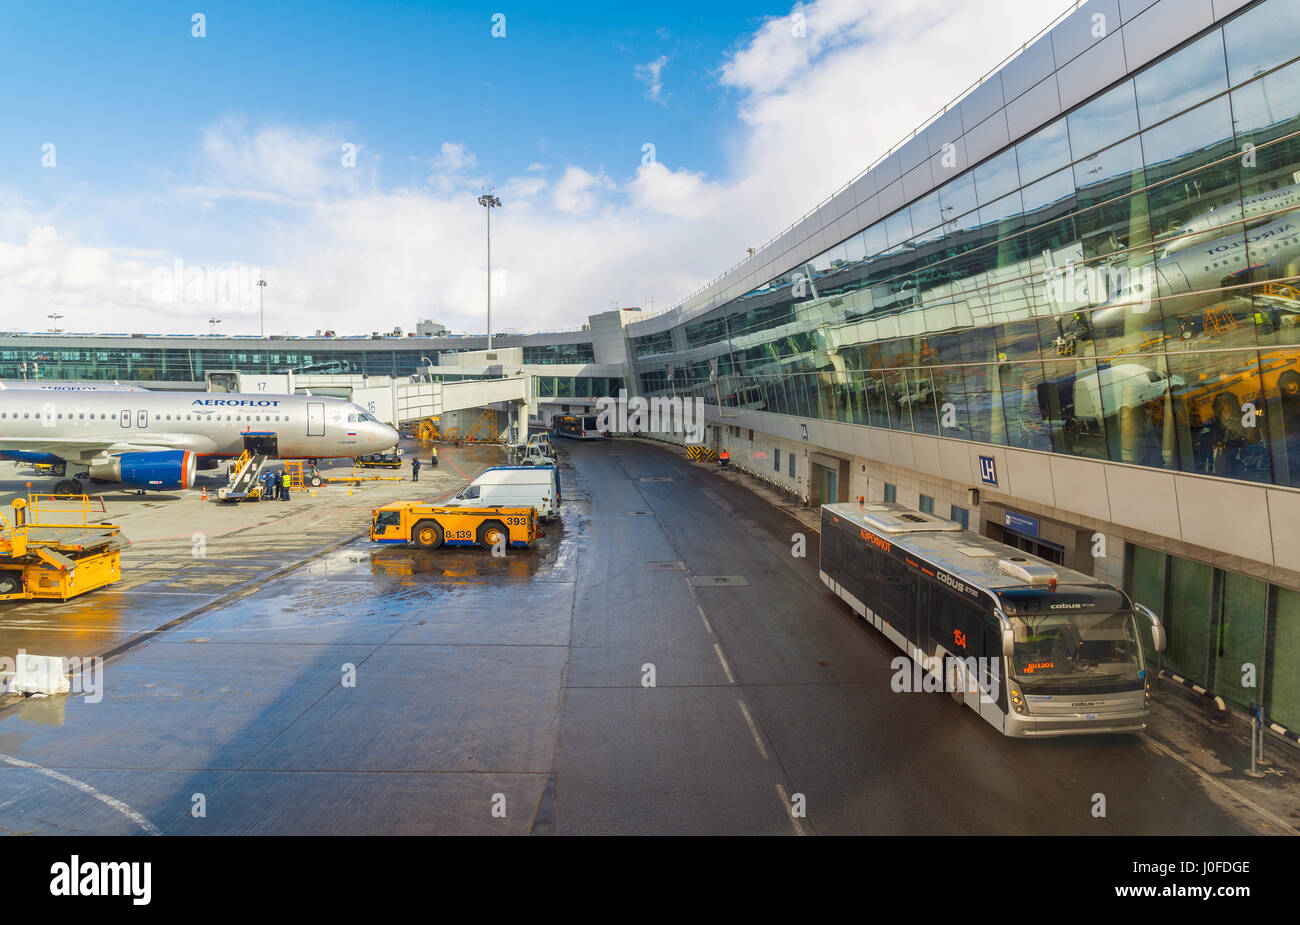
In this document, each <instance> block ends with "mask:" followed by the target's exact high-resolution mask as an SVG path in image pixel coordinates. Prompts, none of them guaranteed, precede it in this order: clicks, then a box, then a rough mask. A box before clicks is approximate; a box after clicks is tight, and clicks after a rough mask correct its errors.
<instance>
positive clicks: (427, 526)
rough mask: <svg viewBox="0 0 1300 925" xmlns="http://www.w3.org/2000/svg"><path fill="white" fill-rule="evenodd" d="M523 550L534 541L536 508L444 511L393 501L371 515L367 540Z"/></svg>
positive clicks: (433, 546)
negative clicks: (508, 547)
mask: <svg viewBox="0 0 1300 925" xmlns="http://www.w3.org/2000/svg"><path fill="white" fill-rule="evenodd" d="M503 539H504V540H505V542H506V545H508V546H516V547H526V546H531V545H533V543H534V541H536V539H537V509H536V508H531V507H488V508H474V507H454V508H444V507H438V506H437V505H435V504H430V503H428V502H426V501H395V502H393V503H392V504H386V505H384V506H383V507H381V508H378V509H376V510H374V511H371V512H370V540H371V542H374V543H409V544H411V545H413V546H423V547H424V548H425V549H437V548H438V547H439V546H482V547H483V548H484V549H492V548H493V547H494V546H497V544H499V543H500V542H501V541H502V540H503Z"/></svg>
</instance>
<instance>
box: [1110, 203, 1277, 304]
mask: <svg viewBox="0 0 1300 925" xmlns="http://www.w3.org/2000/svg"><path fill="white" fill-rule="evenodd" d="M1297 259H1300V219H1297V218H1295V217H1292V216H1287V217H1284V218H1281V219H1279V220H1278V221H1275V222H1270V223H1268V224H1267V225H1261V226H1259V227H1257V228H1254V229H1252V230H1251V231H1248V232H1247V233H1246V234H1245V235H1244V236H1243V235H1242V234H1241V233H1240V232H1232V233H1231V234H1228V235H1227V236H1224V237H1219V238H1214V239H1212V240H1208V241H1204V242H1202V243H1200V244H1197V245H1195V246H1194V247H1189V248H1187V249H1185V250H1183V251H1181V252H1179V253H1178V254H1177V255H1176V256H1174V257H1173V258H1172V259H1167V260H1159V261H1157V263H1156V265H1155V267H1154V268H1153V267H1149V266H1145V267H1134V268H1132V269H1131V270H1130V271H1129V273H1128V278H1127V280H1126V282H1125V284H1124V285H1123V286H1120V287H1118V289H1117V291H1116V292H1115V293H1114V296H1113V297H1112V298H1110V299H1108V300H1107V302H1106V304H1104V305H1103V306H1102V307H1101V308H1098V309H1097V310H1096V311H1094V312H1093V313H1092V326H1093V329H1094V330H1098V329H1101V328H1108V327H1114V326H1119V325H1123V324H1124V322H1125V320H1126V319H1127V318H1128V316H1129V315H1130V314H1131V313H1136V314H1140V313H1142V312H1145V311H1147V310H1148V308H1149V306H1150V305H1151V304H1152V299H1153V298H1155V297H1156V295H1157V293H1156V292H1155V291H1153V288H1152V283H1153V282H1155V283H1158V284H1159V296H1161V297H1164V298H1167V297H1169V296H1171V295H1179V294H1180V293H1184V292H1206V293H1208V294H1209V297H1210V298H1216V296H1215V295H1214V293H1213V290H1216V289H1219V288H1221V287H1223V286H1225V285H1235V284H1238V283H1247V282H1250V281H1251V280H1252V279H1274V278H1279V277H1285V276H1286V275H1287V273H1288V267H1290V266H1291V265H1293V264H1294V263H1295V261H1296V260H1297ZM1242 294H1245V293H1242ZM1281 301H1284V300H1281ZM1284 311H1285V312H1286V313H1289V314H1295V313H1296V312H1300V305H1296V306H1295V307H1294V308H1289V309H1283V308H1282V307H1281V306H1280V305H1279V307H1278V310H1277V312H1276V314H1277V315H1278V316H1279V318H1275V319H1274V320H1275V322H1276V321H1279V320H1280V315H1281V314H1283V312H1284ZM1157 317H1158V316H1157Z"/></svg>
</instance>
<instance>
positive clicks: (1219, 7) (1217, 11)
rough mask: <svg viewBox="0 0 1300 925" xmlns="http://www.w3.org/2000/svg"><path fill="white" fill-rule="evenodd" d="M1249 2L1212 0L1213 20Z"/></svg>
mask: <svg viewBox="0 0 1300 925" xmlns="http://www.w3.org/2000/svg"><path fill="white" fill-rule="evenodd" d="M1250 2H1251V0H1214V19H1215V21H1216V22H1217V21H1218V20H1220V19H1224V18H1226V17H1227V16H1229V15H1231V14H1232V13H1235V12H1236V11H1237V10H1239V9H1241V8H1242V7H1243V6H1246V5H1247V4H1249V3H1250Z"/></svg>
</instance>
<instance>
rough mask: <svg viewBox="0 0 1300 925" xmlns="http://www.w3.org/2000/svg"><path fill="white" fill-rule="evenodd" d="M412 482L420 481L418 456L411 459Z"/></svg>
mask: <svg viewBox="0 0 1300 925" xmlns="http://www.w3.org/2000/svg"><path fill="white" fill-rule="evenodd" d="M411 481H412V482H418V481H420V457H418V456H412V457H411Z"/></svg>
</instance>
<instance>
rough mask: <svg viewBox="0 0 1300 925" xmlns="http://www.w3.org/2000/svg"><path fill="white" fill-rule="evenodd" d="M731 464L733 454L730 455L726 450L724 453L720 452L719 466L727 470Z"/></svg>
mask: <svg viewBox="0 0 1300 925" xmlns="http://www.w3.org/2000/svg"><path fill="white" fill-rule="evenodd" d="M730 463H731V454H730V453H728V452H727V451H726V450H723V451H722V452H720V453H719V454H718V465H719V466H721V467H722V468H724V469H725V468H727V466H728V465H729V464H730Z"/></svg>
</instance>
